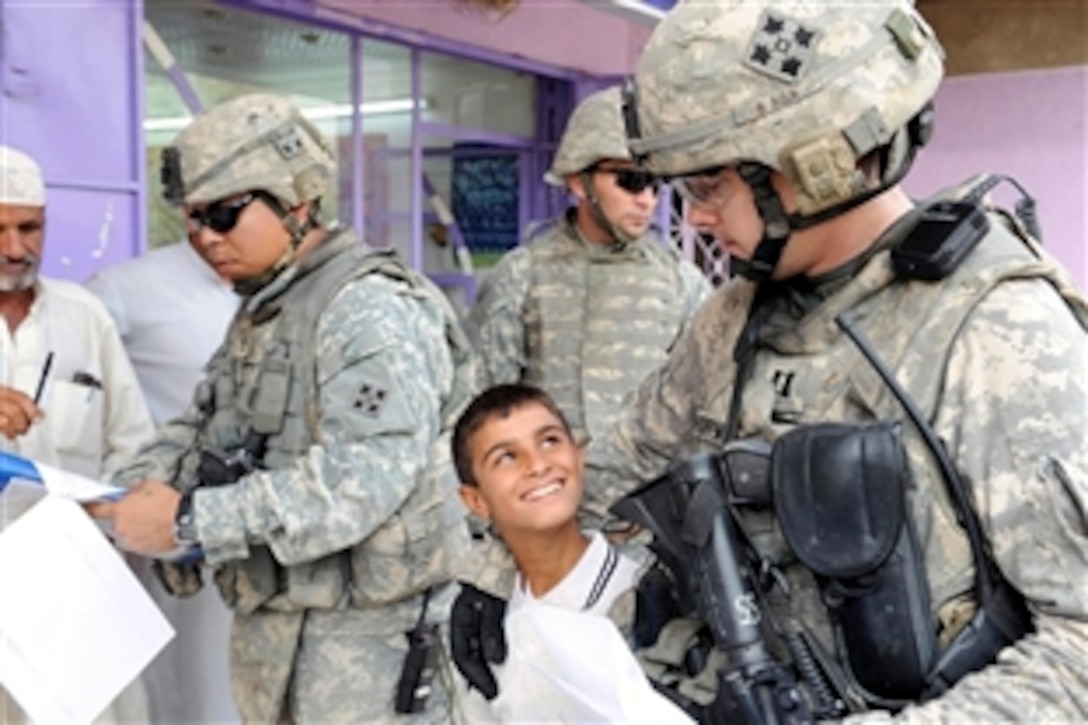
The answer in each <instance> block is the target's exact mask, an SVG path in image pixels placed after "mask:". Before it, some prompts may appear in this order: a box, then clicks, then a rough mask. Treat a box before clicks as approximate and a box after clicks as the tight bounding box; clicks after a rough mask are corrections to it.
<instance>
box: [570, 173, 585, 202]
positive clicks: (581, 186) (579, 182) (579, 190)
mask: <svg viewBox="0 0 1088 725" xmlns="http://www.w3.org/2000/svg"><path fill="white" fill-rule="evenodd" d="M567 190H568V191H570V193H571V194H573V195H574V198H576V199H577V200H578V201H585V200H586V185H585V180H584V179H583V177H582V175H581V174H571V175H570V176H568V177H567Z"/></svg>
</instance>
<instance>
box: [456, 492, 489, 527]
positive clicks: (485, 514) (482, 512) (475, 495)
mask: <svg viewBox="0 0 1088 725" xmlns="http://www.w3.org/2000/svg"><path fill="white" fill-rule="evenodd" d="M457 493H459V494H460V495H461V502H462V503H464V504H465V508H467V509H468V510H469V511H471V512H472V513H474V514H476V515H477V516H479V517H480V518H482V519H487V520H490V519H491V509H490V508H489V507H488V505H487V501H485V500H484V497H483V495H482V494H481V493H480V488H479V486H467V485H465V484H463V483H462V484H461V487H460V488H459V489H458V490H457Z"/></svg>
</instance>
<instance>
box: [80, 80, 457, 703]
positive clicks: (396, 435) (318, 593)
mask: <svg viewBox="0 0 1088 725" xmlns="http://www.w3.org/2000/svg"><path fill="white" fill-rule="evenodd" d="M335 170H336V166H335V158H334V156H333V152H332V149H331V146H330V144H329V142H328V140H327V139H325V138H324V137H323V136H322V135H321V134H320V133H319V132H318V130H317V129H316V128H315V127H314V126H313V125H312V124H311V123H309V122H308V121H307V120H306V119H305V118H303V116H302V115H301V114H300V112H299V110H298V109H297V108H296V107H295V106H294V105H292V104H291V103H290V102H289V101H287V100H286V99H284V98H281V97H279V96H273V95H267V94H254V95H247V96H242V97H239V98H236V99H233V100H230V101H227V102H226V103H223V104H221V105H219V106H217V107H215V108H213V109H211V110H209V111H207V112H206V113H204V114H203V115H201V116H199V117H197V118H196V119H195V120H194V121H193V122H192V124H190V125H189V126H188V127H187V128H186V129H185V130H184V131H182V132H181V134H180V135H179V136H178V138H177V139H176V140H175V142H174V144H173V145H172V146H171V147H169V148H168V149H167V150H166V152H165V153H164V166H163V186H164V189H165V191H166V193H167V195H168V198H169V199H170V200H171V201H172V202H174V203H176V204H179V205H181V207H182V209H183V211H184V213H185V215H186V217H187V219H188V224H189V232H190V234H191V235H192V237H193V240H194V243H195V244H197V245H199V247H200V248H201V249H202V252H203V255H202V256H204V257H205V259H206V260H207V261H208V263H209V264H210V265H211V266H212V267H214V268H215V270H216V271H217V272H218V273H219V275H220V276H222V277H224V278H227V279H229V280H231V281H232V282H233V284H234V288H235V290H236V291H237V292H238V293H239V295H240V296H241V309H240V310H239V312H238V314H237V315H236V316H235V318H234V320H233V322H232V323H231V326H230V328H229V329H228V331H227V336H226V339H225V340H224V342H223V344H222V346H221V347H220V348H219V350H218V351H217V352H216V353H215V354H214V355H213V356H212V359H211V360H210V362H209V363H208V365H207V368H206V375H205V378H204V380H203V381H202V382H201V383H200V384H199V386H198V387H197V390H196V392H195V395H194V398H193V401H192V404H191V405H190V406H189V408H188V410H186V411H185V412H184V413H182V414H181V415H180V416H179V417H177V418H175V419H173V420H171V421H169V422H167V423H165V424H164V425H163V426H162V428H160V431H159V433H158V435H157V436H156V437H155V438H154V439H153V440H152V441H151V442H150V443H149V444H147V445H146V446H145V447H144V448H143V449H142V450H141V451H140V453H139V454H137V456H136V458H135V459H134V460H133V461H132V463H131V464H129V465H128V466H126V467H125V468H123V469H122V470H121V471H120V472H119V474H118V475H117V482H118V483H122V484H125V485H127V486H130V487H131V490H130V492H129V493H128V494H127V495H126V496H125V497H124V498H123V499H121V500H120V501H119V502H117V503H115V504H103V505H100V506H97V507H92V509H93V510H92V511H91V513H92V514H93V515H95V516H98V517H104V518H109V519H112V522H113V531H114V534H115V535H116V537H117V538H118V539H119V540H120V542H121V543H122V544H123V545H124V546H125V547H126V548H128V549H130V550H133V551H136V552H139V553H143V554H147V555H153V556H164V555H169V558H170V563H163V562H161V561H160V562H158V567H157V568H158V572H159V574H160V575H161V578H162V580H163V582H164V585H165V586H166V588H167V589H168V590H169V591H171V592H172V593H174V594H176V595H178V596H186V595H190V594H192V593H194V592H195V591H196V589H197V588H199V587H200V586H201V584H202V577H203V575H204V574H212V573H214V577H215V582H216V584H217V585H218V588H219V591H220V594H221V595H222V597H223V599H224V601H225V602H226V604H227V605H228V606H229V607H230V608H231V609H232V610H233V613H234V617H233V624H232V629H231V636H230V643H229V647H230V657H231V685H232V689H233V693H234V698H235V702H236V705H237V707H238V712H239V715H240V716H241V719H242V721H243V722H247V723H248V722H254V723H256V722H266V723H267V722H277V723H285V722H313V723H325V722H379V721H380V722H389V721H393V720H395V719H398V718H400V716H401V715H404V716H405V717H404V718H403V719H408V717H409V716H411V718H412V721H413V722H446V721H448V720H449V718H450V711H449V705H450V702H449V696H448V692H449V690H448V688H447V687H446V685H447V684H448V682H449V679H448V678H443V677H442V676H441V674H440V673H438V672H437V667H438V663H439V659H438V654H439V650H438V642H439V637H438V635H437V632H438V629H439V627H440V626H442V624H443V623H444V622H445V619H446V615H447V612H448V607H449V600H450V597H451V595H452V591H451V587H450V580H451V578H452V576H453V573H452V565H453V562H454V561H455V560H456V559H457V558H458V557H459V556H460V554H461V553H462V551H463V548H462V546H461V545H462V544H463V543H466V542H467V534H466V533H465V531H464V527H463V526H459V525H458V524H459V523H460V520H461V512H460V506H459V503H458V502H457V479H456V475H455V474H454V472H453V468H452V464H451V461H450V458H449V455H450V454H449V440H448V434H449V431H450V430H451V428H452V425H453V423H454V421H455V419H456V416H457V415H458V414H459V413H460V410H461V408H462V407H463V404H465V403H467V402H468V400H469V398H471V395H472V392H473V388H472V385H473V380H474V378H475V372H474V370H473V367H472V357H471V351H470V348H469V346H468V342H467V339H466V338H465V337H464V334H463V333H462V332H461V330H460V328H459V326H458V322H457V319H456V315H455V313H454V311H453V309H452V307H451V306H450V305H449V303H448V301H447V300H446V298H445V296H444V295H443V294H442V292H441V291H440V290H438V289H437V288H436V287H435V286H434V285H433V284H431V283H430V282H429V281H428V280H426V279H425V278H423V277H422V276H421V275H419V274H417V273H416V272H414V271H412V270H410V269H408V268H407V267H406V266H405V265H403V264H402V263H401V262H399V261H398V260H397V259H396V258H395V257H393V256H392V255H390V254H385V253H380V252H375V251H373V250H370V249H368V248H367V247H366V246H365V245H364V244H362V243H360V242H359V240H358V239H357V238H356V236H355V235H354V234H353V233H352V231H351V230H350V229H348V228H345V227H342V226H340V225H339V224H337V223H336V222H335V221H331V222H330V221H326V216H325V209H324V208H323V207H322V201H323V200H324V197H325V194H326V192H327V190H328V187H329V185H330V183H331V182H332V181H333V180H335V178H336V173H335ZM332 198H333V199H335V197H332ZM151 303H153V301H149V304H151ZM179 553H180V556H179V555H178V554H179ZM223 646H224V647H226V646H228V645H227V643H226V642H224V643H223Z"/></svg>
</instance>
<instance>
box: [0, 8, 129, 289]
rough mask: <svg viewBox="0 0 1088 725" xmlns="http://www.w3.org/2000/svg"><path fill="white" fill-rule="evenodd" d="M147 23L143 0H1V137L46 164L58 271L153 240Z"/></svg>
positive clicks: (49, 246) (75, 275) (83, 273)
mask: <svg viewBox="0 0 1088 725" xmlns="http://www.w3.org/2000/svg"><path fill="white" fill-rule="evenodd" d="M142 22H143V5H142V3H141V2H140V0H80V2H79V3H78V4H76V3H63V4H62V3H37V2H35V3H27V2H14V1H13V0H0V28H2V30H3V36H2V38H0V143H3V144H6V145H10V146H13V147H15V148H18V149H20V150H22V151H25V152H27V153H29V154H30V155H31V156H33V157H34V158H35V159H36V160H37V161H38V162H39V163H40V164H41V166H42V171H43V174H44V175H45V180H46V183H47V185H48V194H49V199H48V211H47V230H46V242H45V244H46V247H45V259H44V262H43V269H44V271H45V273H46V274H48V275H52V276H56V277H64V278H68V279H75V280H82V279H84V278H86V277H87V275H88V274H90V273H91V272H93V271H94V270H96V269H98V268H99V267H101V266H105V265H109V264H113V263H115V262H118V261H121V260H123V259H127V258H128V257H131V256H133V255H135V254H137V253H138V252H139V251H140V250H141V249H142V248H143V238H144V234H145V231H144V230H145V229H146V226H147V225H146V220H145V205H144V203H143V199H144V187H145V183H144V182H145V179H144V175H145V174H144V142H143V132H142V128H141V119H142V118H143V105H144V104H143V87H144V76H143V51H142V49H141V46H140V36H139V33H140V27H141V23H142Z"/></svg>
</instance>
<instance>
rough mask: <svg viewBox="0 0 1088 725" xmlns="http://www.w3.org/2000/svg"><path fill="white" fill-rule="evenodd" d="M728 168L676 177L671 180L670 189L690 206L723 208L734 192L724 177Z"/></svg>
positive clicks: (731, 185)
mask: <svg viewBox="0 0 1088 725" xmlns="http://www.w3.org/2000/svg"><path fill="white" fill-rule="evenodd" d="M728 170H729V167H728V166H721V167H718V168H716V169H709V170H707V171H702V172H699V173H698V174H690V175H688V176H678V177H676V178H675V179H673V180H672V188H674V189H675V190H676V192H677V193H678V194H679V195H680V196H681V197H683V198H684V199H685V200H687V201H689V202H691V203H692V204H698V205H700V206H711V205H713V206H725V205H726V203H727V202H728V201H729V199H730V197H732V196H733V191H734V190H735V189H734V187H733V184H732V183H730V179H729V177H727V176H726V173H725V172H726V171H728Z"/></svg>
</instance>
